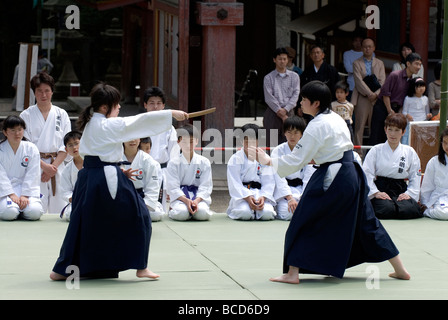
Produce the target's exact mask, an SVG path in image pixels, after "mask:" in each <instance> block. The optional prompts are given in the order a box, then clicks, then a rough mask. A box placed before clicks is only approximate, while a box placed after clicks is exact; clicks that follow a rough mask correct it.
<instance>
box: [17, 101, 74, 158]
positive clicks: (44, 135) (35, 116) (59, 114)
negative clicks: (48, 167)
mask: <svg viewBox="0 0 448 320" xmlns="http://www.w3.org/2000/svg"><path fill="white" fill-rule="evenodd" d="M20 117H21V118H22V119H23V120H24V121H25V123H26V130H25V133H24V136H25V138H27V139H28V140H29V141H31V142H32V143H34V144H35V145H36V146H37V148H38V149H39V151H40V152H43V153H48V152H59V151H62V152H65V146H64V136H65V135H66V134H67V133H68V132H70V131H71V123H70V118H69V116H68V114H67V112H66V111H65V110H64V109H61V108H59V107H57V106H55V105H52V106H51V109H50V112H49V113H48V116H47V120H45V119H44V117H43V116H42V113H41V112H40V110H39V108H38V106H37V105H33V106H31V107H29V108H28V109H26V110H24V111H22V112H21V113H20Z"/></svg>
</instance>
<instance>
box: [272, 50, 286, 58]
mask: <svg viewBox="0 0 448 320" xmlns="http://www.w3.org/2000/svg"><path fill="white" fill-rule="evenodd" d="M281 54H286V55H288V50H287V49H286V48H285V47H280V48H277V49H275V51H274V55H273V56H272V57H273V58H274V59H275V58H277V56H279V55H281Z"/></svg>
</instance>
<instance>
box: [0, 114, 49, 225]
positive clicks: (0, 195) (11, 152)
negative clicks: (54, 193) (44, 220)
mask: <svg viewBox="0 0 448 320" xmlns="http://www.w3.org/2000/svg"><path fill="white" fill-rule="evenodd" d="M25 129H26V124H25V121H24V120H23V119H22V118H20V117H17V116H8V117H7V118H6V119H5V120H4V121H3V130H2V132H3V135H4V136H5V139H4V140H3V141H2V142H0V219H1V220H15V219H17V218H18V217H19V215H20V217H23V218H24V219H26V220H39V219H40V217H41V216H42V214H43V209H42V203H41V200H40V157H39V150H38V149H37V147H36V146H35V145H34V144H33V143H31V142H29V141H23V139H24V138H23V135H24V132H25ZM25 140H26V139H25Z"/></svg>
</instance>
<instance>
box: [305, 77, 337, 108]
mask: <svg viewBox="0 0 448 320" xmlns="http://www.w3.org/2000/svg"><path fill="white" fill-rule="evenodd" d="M300 95H301V96H302V98H307V99H308V100H310V102H311V103H313V102H315V101H319V102H320V103H319V110H320V112H324V111H325V110H327V109H329V108H330V107H331V101H332V99H333V98H332V97H333V96H332V94H331V91H330V88H328V86H327V85H326V84H325V83H323V82H322V81H319V80H313V81H310V82H308V83H307V84H305V85H304V86H303V87H302V90H301V91H300Z"/></svg>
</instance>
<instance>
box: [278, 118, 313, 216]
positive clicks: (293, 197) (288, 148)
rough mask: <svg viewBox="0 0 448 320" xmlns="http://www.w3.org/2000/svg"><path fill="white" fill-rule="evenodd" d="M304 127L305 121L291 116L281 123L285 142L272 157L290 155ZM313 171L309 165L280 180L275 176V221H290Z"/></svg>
mask: <svg viewBox="0 0 448 320" xmlns="http://www.w3.org/2000/svg"><path fill="white" fill-rule="evenodd" d="M305 127H306V121H305V119H303V118H302V117H298V116H292V117H289V118H288V119H286V120H285V121H284V122H283V133H284V134H285V137H286V141H287V142H284V143H282V144H280V145H278V146H277V147H275V148H274V150H272V157H274V158H280V157H281V156H283V155H285V154H290V153H291V152H292V150H294V147H295V146H296V145H297V143H298V142H299V140H300V138H302V135H303V131H305ZM315 170H316V169H314V168H313V165H311V164H309V165H306V166H305V167H303V168H302V169H301V170H300V171H297V172H295V173H293V174H290V175H289V176H286V177H284V178H281V177H280V176H279V175H278V174H277V173H276V174H275V190H274V198H275V200H276V202H277V207H276V211H277V216H276V218H277V219H281V220H291V217H292V215H293V213H294V211H295V210H296V207H297V204H298V203H299V201H300V198H301V197H302V194H303V190H305V187H306V184H307V182H308V180H309V179H310V177H311V176H312V175H313V173H314V171H315Z"/></svg>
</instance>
